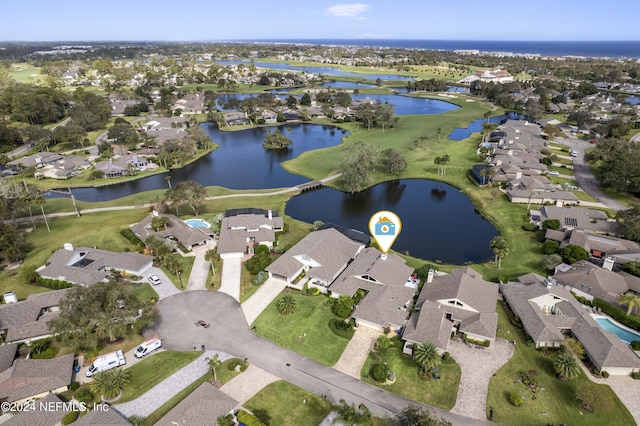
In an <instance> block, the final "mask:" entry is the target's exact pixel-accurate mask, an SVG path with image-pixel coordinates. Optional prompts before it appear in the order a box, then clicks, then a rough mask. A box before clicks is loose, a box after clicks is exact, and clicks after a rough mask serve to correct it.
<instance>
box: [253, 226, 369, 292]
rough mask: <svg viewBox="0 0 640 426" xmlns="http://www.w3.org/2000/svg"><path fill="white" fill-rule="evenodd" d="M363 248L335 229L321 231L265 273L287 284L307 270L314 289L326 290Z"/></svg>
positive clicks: (280, 258) (301, 243)
mask: <svg viewBox="0 0 640 426" xmlns="http://www.w3.org/2000/svg"><path fill="white" fill-rule="evenodd" d="M364 246H365V245H364V244H362V243H359V242H356V241H353V240H352V239H350V238H348V237H346V236H345V235H344V234H342V233H341V232H340V231H338V230H336V229H334V228H327V229H322V230H318V231H315V232H312V233H310V234H308V235H307V236H306V237H304V238H303V239H302V240H300V241H299V242H298V243H297V244H296V245H294V246H293V247H291V248H290V249H289V250H287V252H286V253H284V254H283V255H282V256H280V257H279V258H278V259H276V260H275V261H274V262H273V263H272V264H271V265H269V266H267V268H266V269H265V270H266V271H267V272H268V273H269V277H270V278H277V279H280V280H284V281H286V282H288V283H290V282H292V281H293V280H294V279H295V278H296V277H298V275H300V274H301V273H302V272H303V271H305V272H306V275H307V276H308V277H309V284H310V285H311V286H315V287H318V288H320V289H321V290H324V291H326V287H328V286H329V284H331V283H332V282H333V281H334V280H335V279H336V278H337V277H338V275H339V274H340V273H341V272H342V271H343V270H344V269H345V268H346V267H347V265H348V264H349V263H350V262H351V261H352V260H353V259H355V258H356V256H357V255H358V253H360V251H362V249H364Z"/></svg>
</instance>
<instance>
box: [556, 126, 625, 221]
mask: <svg viewBox="0 0 640 426" xmlns="http://www.w3.org/2000/svg"><path fill="white" fill-rule="evenodd" d="M554 142H557V143H559V144H562V145H565V146H567V147H568V148H569V149H570V150H575V151H578V156H577V157H572V158H573V173H574V175H575V177H576V181H577V182H578V185H579V186H580V188H582V189H583V190H584V191H585V192H587V193H588V194H589V195H591V196H592V197H593V198H595V199H596V200H598V201H600V202H601V203H602V204H604V205H605V206H607V207H608V208H610V209H612V210H626V209H627V207H626V206H625V205H623V204H620V203H619V202H617V201H616V200H614V199H613V198H611V197H609V196H608V195H606V194H605V193H604V192H602V191H601V190H600V188H599V182H598V181H597V180H596V178H595V176H594V175H593V173H592V172H591V169H590V168H589V163H587V162H586V161H584V154H585V151H586V149H587V148H591V147H593V145H591V144H590V143H589V142H588V141H584V140H581V139H577V138H556V139H555V140H554Z"/></svg>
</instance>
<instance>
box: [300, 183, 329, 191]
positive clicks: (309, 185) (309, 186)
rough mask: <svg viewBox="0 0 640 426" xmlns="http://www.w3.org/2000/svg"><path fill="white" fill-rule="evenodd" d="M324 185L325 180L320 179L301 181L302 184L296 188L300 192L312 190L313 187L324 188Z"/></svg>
mask: <svg viewBox="0 0 640 426" xmlns="http://www.w3.org/2000/svg"><path fill="white" fill-rule="evenodd" d="M323 186H324V182H321V181H319V180H313V181H311V182H307V183H301V184H300V185H296V188H298V189H299V190H300V192H306V191H311V190H312V189H317V188H322V187H323Z"/></svg>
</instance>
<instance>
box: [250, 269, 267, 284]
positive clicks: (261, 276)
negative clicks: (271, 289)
mask: <svg viewBox="0 0 640 426" xmlns="http://www.w3.org/2000/svg"><path fill="white" fill-rule="evenodd" d="M267 278H269V273H268V272H265V271H260V272H258V274H257V275H256V276H255V277H253V278H252V279H251V284H252V285H255V286H259V285H262V284H263V283H264V282H265V281H266V280H267Z"/></svg>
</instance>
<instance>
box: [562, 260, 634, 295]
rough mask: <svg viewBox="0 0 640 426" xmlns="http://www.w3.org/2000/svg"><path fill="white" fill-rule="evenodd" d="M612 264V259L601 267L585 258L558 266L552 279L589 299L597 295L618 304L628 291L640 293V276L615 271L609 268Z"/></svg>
mask: <svg viewBox="0 0 640 426" xmlns="http://www.w3.org/2000/svg"><path fill="white" fill-rule="evenodd" d="M612 265H613V262H612V261H608V262H607V261H605V262H604V264H603V266H604V267H602V268H601V267H599V266H598V265H594V264H593V263H590V262H587V261H584V260H581V261H579V262H576V263H574V264H572V265H565V264H561V265H559V266H558V267H557V268H556V273H555V274H554V275H553V277H552V281H553V283H554V284H557V285H562V286H564V288H565V289H567V290H570V291H572V292H574V293H576V294H577V295H579V296H582V297H585V298H586V299H588V300H593V299H594V298H596V297H597V298H598V299H602V300H604V301H606V302H607V303H609V304H612V305H617V304H618V297H620V295H622V294H624V293H626V292H627V291H629V290H633V291H635V292H636V293H640V278H638V277H636V276H634V275H631V274H628V273H626V272H620V273H616V272H613V271H611V270H610V269H608V268H610V267H611V266H612Z"/></svg>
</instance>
